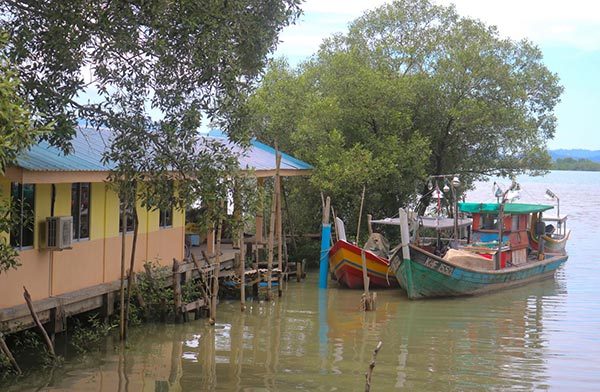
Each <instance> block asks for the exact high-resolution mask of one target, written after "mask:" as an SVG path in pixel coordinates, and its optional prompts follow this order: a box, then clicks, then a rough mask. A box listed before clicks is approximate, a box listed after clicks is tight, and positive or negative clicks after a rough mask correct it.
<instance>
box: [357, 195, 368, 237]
mask: <svg viewBox="0 0 600 392" xmlns="http://www.w3.org/2000/svg"><path fill="white" fill-rule="evenodd" d="M366 190H367V187H366V185H363V191H362V196H361V198H360V209H359V211H358V226H356V244H357V245H358V244H359V243H360V220H361V218H362V211H363V204H364V202H365V191H366Z"/></svg>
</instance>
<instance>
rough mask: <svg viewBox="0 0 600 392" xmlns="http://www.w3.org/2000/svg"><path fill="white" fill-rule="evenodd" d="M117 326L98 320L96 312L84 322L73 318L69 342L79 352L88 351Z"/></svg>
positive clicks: (95, 346)
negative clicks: (72, 328)
mask: <svg viewBox="0 0 600 392" xmlns="http://www.w3.org/2000/svg"><path fill="white" fill-rule="evenodd" d="M117 327H118V325H117V324H116V323H105V322H103V321H100V318H99V316H98V314H97V313H94V314H92V315H90V316H89V317H88V319H87V321H86V322H85V323H84V322H82V321H81V320H80V319H75V327H74V330H73V332H72V334H71V339H70V340H69V343H70V344H71V345H73V347H75V350H77V352H79V353H85V352H89V351H91V350H93V349H95V348H97V347H98V345H99V343H100V342H101V341H103V340H104V339H105V338H106V337H107V336H108V335H109V334H110V333H111V332H112V331H113V330H114V329H115V328H117Z"/></svg>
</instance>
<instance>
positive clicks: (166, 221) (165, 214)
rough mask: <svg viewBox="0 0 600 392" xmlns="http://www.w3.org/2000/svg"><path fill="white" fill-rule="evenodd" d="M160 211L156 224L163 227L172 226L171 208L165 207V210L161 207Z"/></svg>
mask: <svg viewBox="0 0 600 392" xmlns="http://www.w3.org/2000/svg"><path fill="white" fill-rule="evenodd" d="M159 211H160V219H159V223H158V226H159V227H160V228H161V229H163V228H167V227H173V209H172V208H167V209H165V210H163V209H161V210H159Z"/></svg>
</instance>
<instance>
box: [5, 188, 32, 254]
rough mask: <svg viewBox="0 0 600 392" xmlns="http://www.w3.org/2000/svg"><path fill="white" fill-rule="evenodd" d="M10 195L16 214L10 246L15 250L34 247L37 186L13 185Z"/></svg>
mask: <svg viewBox="0 0 600 392" xmlns="http://www.w3.org/2000/svg"><path fill="white" fill-rule="evenodd" d="M10 193H11V197H12V202H13V203H14V210H13V211H14V212H15V214H16V217H15V220H14V225H13V228H12V230H11V232H10V245H11V246H13V247H15V248H24V247H31V246H33V227H34V224H35V219H34V217H35V215H34V208H35V185H34V184H19V183H15V182H13V183H11V185H10Z"/></svg>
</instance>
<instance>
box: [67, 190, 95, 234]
mask: <svg viewBox="0 0 600 392" xmlns="http://www.w3.org/2000/svg"><path fill="white" fill-rule="evenodd" d="M84 187H86V188H87V200H83V194H84V192H82V189H83V188H84ZM74 196H75V197H76V199H77V200H74V199H73V197H74ZM84 201H85V202H86V203H87V206H86V208H84V209H82V208H83V204H82V203H83V202H84ZM75 206H79V208H77V209H76V208H75ZM91 206H92V183H90V182H74V183H72V184H71V216H73V241H78V242H79V241H88V240H89V239H90V228H91V217H92V216H91ZM82 210H87V213H86V214H85V215H87V225H85V226H86V227H85V228H84V227H83V226H84V225H83V224H82V219H81V218H82V216H83V215H84V214H82ZM84 229H87V236H82V234H81V233H82V231H84Z"/></svg>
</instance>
